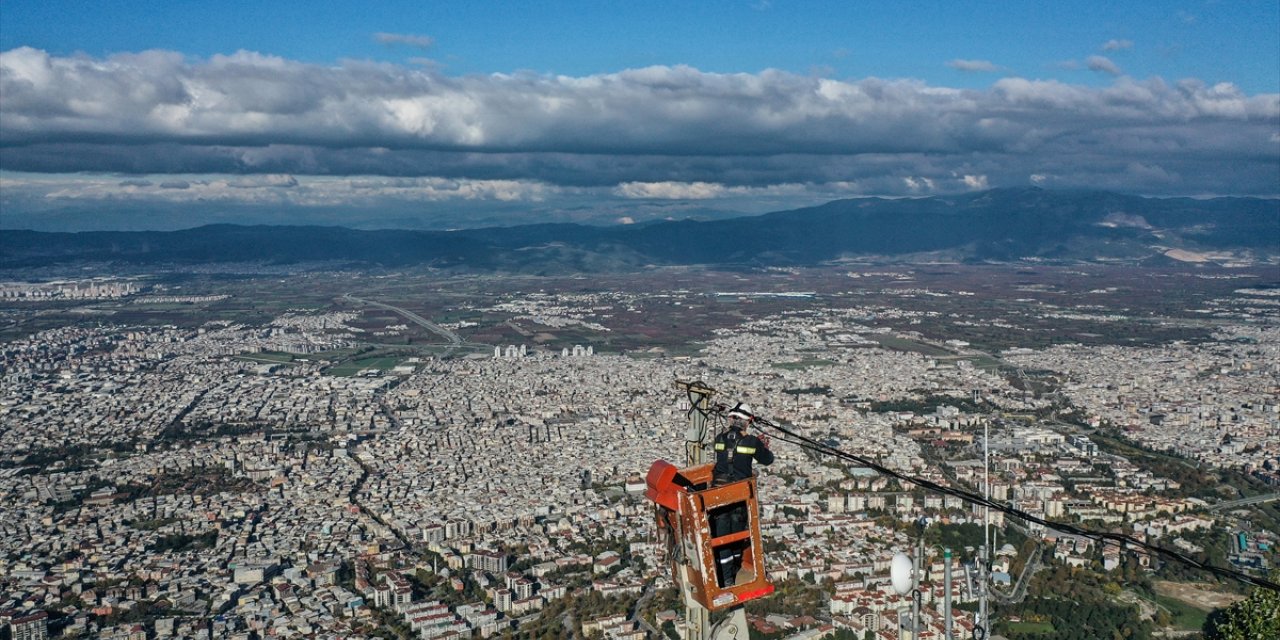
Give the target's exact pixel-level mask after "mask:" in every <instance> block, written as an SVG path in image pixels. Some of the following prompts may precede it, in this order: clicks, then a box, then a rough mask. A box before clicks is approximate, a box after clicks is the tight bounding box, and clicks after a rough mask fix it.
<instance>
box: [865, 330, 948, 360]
mask: <svg viewBox="0 0 1280 640" xmlns="http://www.w3.org/2000/svg"><path fill="white" fill-rule="evenodd" d="M871 339H872V340H875V341H876V342H878V343H880V346H882V347H884V348H886V349H894V350H896V351H913V352H915V353H922V354H924V355H926V356H935V357H936V356H949V355H953V354H952V353H951V352H950V351H947V350H946V349H943V348H942V347H935V346H933V345H931V344H923V343H920V342H913V341H911V340H904V339H902V338H898V337H895V336H886V335H873V336H871Z"/></svg>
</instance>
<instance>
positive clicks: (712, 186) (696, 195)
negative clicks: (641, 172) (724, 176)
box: [614, 181, 725, 200]
mask: <svg viewBox="0 0 1280 640" xmlns="http://www.w3.org/2000/svg"><path fill="white" fill-rule="evenodd" d="M724 193H725V188H724V185H722V184H717V183H714V182H670V181H667V182H624V183H622V184H620V185H618V187H617V188H616V189H614V194H616V195H618V196H621V197H623V198H643V199H651V200H705V199H708V198H715V197H718V196H720V195H722V194H724Z"/></svg>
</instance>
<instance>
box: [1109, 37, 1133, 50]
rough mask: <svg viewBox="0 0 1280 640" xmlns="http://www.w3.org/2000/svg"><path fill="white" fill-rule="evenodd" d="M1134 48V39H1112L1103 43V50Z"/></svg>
mask: <svg viewBox="0 0 1280 640" xmlns="http://www.w3.org/2000/svg"><path fill="white" fill-rule="evenodd" d="M1132 48H1133V41H1132V40H1116V39H1111V40H1108V41H1106V42H1104V43H1102V50H1103V51H1120V50H1121V49H1132Z"/></svg>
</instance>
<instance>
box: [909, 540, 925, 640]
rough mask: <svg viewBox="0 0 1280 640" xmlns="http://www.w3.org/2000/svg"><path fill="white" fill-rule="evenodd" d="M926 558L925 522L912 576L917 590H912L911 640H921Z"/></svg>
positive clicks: (917, 547)
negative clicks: (922, 576) (922, 583)
mask: <svg viewBox="0 0 1280 640" xmlns="http://www.w3.org/2000/svg"><path fill="white" fill-rule="evenodd" d="M922 558H924V521H923V520H921V522H920V535H919V536H918V537H917V538H916V558H915V567H914V568H913V569H912V576H911V577H913V578H915V582H916V584H915V587H916V588H915V589H914V590H912V595H913V596H914V597H913V598H912V600H913V601H914V602H912V604H911V640H920V589H921V588H922V587H921V584H920V583H921V582H923V581H922V580H921V579H920V563H921V562H922V561H923V560H922Z"/></svg>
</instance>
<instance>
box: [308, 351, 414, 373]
mask: <svg viewBox="0 0 1280 640" xmlns="http://www.w3.org/2000/svg"><path fill="white" fill-rule="evenodd" d="M402 361H404V357H402V356H375V357H372V358H360V359H358V360H351V361H348V362H343V363H342V364H338V365H334V366H332V367H329V368H328V369H326V370H325V373H326V374H328V375H331V376H344V377H350V376H354V375H356V374H358V373H360V372H361V371H364V370H366V369H377V370H379V371H389V370H391V368H392V367H395V366H396V365H398V364H400V363H401V362H402Z"/></svg>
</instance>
